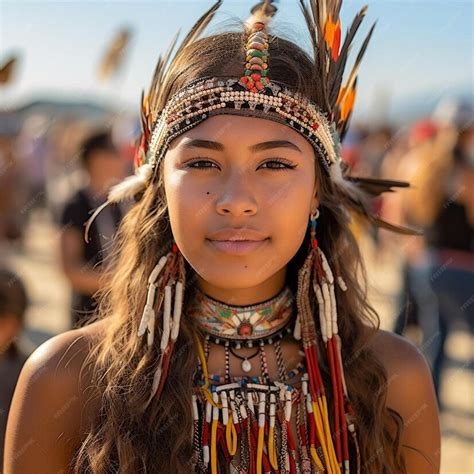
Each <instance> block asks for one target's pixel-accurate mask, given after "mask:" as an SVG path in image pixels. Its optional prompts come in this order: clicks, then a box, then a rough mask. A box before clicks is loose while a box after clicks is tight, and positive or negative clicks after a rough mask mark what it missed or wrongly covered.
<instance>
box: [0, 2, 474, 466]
mask: <svg viewBox="0 0 474 474" xmlns="http://www.w3.org/2000/svg"><path fill="white" fill-rule="evenodd" d="M212 3H213V2H211V1H207V0H195V1H169V2H165V1H161V0H155V1H148V2H135V1H133V2H132V1H97V0H95V1H92V0H91V1H87V2H86V1H51V2H45V1H31V2H25V1H22V0H12V1H5V0H2V1H1V2H0V68H1V71H0V108H1V109H0V258H1V263H0V264H1V267H8V268H9V269H10V270H12V271H13V272H14V274H12V275H13V276H10V277H5V278H6V280H5V281H4V282H0V298H6V297H5V296H4V294H2V291H4V290H5V288H6V290H5V291H6V292H7V293H8V289H9V288H11V287H12V285H13V286H14V285H16V284H17V283H18V282H23V283H24V286H25V288H26V292H27V294H28V299H29V305H28V307H27V308H26V310H25V313H24V321H23V323H24V330H23V331H21V325H20V326H18V327H17V328H16V329H11V328H12V327H14V326H12V325H11V324H7V323H5V321H7V319H8V318H7V317H6V316H5V315H1V314H0V334H1V331H3V332H4V334H7V332H8V331H11V335H12V337H13V335H15V334H17V336H16V342H15V343H16V344H18V346H19V347H21V351H23V353H24V354H27V353H29V352H31V350H32V349H33V348H34V347H35V346H36V345H38V344H40V343H41V342H43V341H44V340H46V339H47V338H48V337H51V335H53V334H56V333H58V332H61V331H65V330H67V329H70V328H71V326H72V321H71V317H70V307H71V299H70V291H71V285H72V286H73V287H74V285H75V282H74V279H71V277H70V275H68V273H67V272H65V271H63V268H64V267H63V265H62V264H61V261H62V260H61V259H62V258H64V257H61V252H62V250H61V249H62V245H61V242H62V239H63V237H64V233H65V232H66V231H67V226H65V225H64V222H63V218H64V215H63V212H64V211H63V210H64V208H65V207H66V206H67V203H68V202H69V200H70V199H72V198H73V197H74V195H75V193H76V192H77V191H78V190H79V189H81V188H82V187H83V186H86V185H87V179H88V173H87V172H85V170H84V167H83V166H82V164H81V159H80V156H79V147H80V144H81V143H82V141H83V140H84V139H85V138H86V137H87V136H88V135H89V134H90V133H92V132H94V131H95V130H96V129H98V128H104V127H107V128H108V129H110V131H111V136H112V140H113V142H114V144H115V146H116V147H117V150H118V151H119V153H120V156H121V160H123V167H124V173H125V172H126V173H129V172H131V169H132V159H133V151H134V148H133V145H134V142H135V140H136V139H137V137H138V134H139V131H140V128H139V122H138V112H139V101H140V95H141V91H142V89H146V88H147V87H148V85H149V83H150V80H151V77H152V74H153V70H154V68H155V64H156V61H157V59H158V56H159V54H160V53H163V52H164V50H165V49H166V47H167V46H168V44H169V42H170V41H171V39H172V37H173V36H174V35H175V33H176V31H177V30H178V29H181V32H187V31H188V29H189V28H190V27H191V25H192V24H193V23H194V22H195V21H196V19H197V18H198V17H199V16H200V15H201V14H202V13H203V12H204V11H205V10H206V9H207V8H209V7H210V6H211V4H212ZM364 4H365V2H361V1H355V0H346V1H345V5H344V7H343V9H342V24H343V32H344V31H345V29H346V28H347V26H348V24H349V23H350V21H351V20H352V18H353V17H354V16H355V14H356V13H357V12H358V11H359V10H360V8H361V7H362V6H363V5H364ZM251 5H253V3H252V2H250V3H249V2H243V1H240V0H239V1H232V0H226V1H224V4H223V6H222V7H221V9H220V10H219V12H218V13H217V15H216V18H215V20H214V21H213V23H212V24H211V26H210V28H209V32H218V31H219V29H220V28H222V27H224V28H226V29H227V28H236V29H238V28H239V26H240V23H241V21H242V20H245V19H246V17H247V15H248V11H249V7H250V6H251ZM277 5H278V8H279V12H278V15H277V17H276V19H275V22H274V26H273V28H274V32H275V33H276V34H279V35H281V36H284V37H287V38H289V39H292V40H294V41H295V42H297V43H298V44H302V45H303V46H304V47H306V48H308V51H309V39H308V38H307V36H306V34H307V32H306V27H305V25H304V21H303V17H302V15H301V12H300V9H299V6H298V3H297V2H296V0H281V1H280V2H278V3H277ZM473 20H474V7H473V2H472V1H471V0H463V1H453V0H449V1H446V0H444V1H443V0H438V1H433V0H426V1H425V0H405V1H400V0H398V1H384V0H383V1H381V0H373V1H371V2H370V3H369V10H368V13H367V17H366V19H365V21H364V23H363V26H362V28H361V30H362V31H361V32H359V35H358V41H356V44H355V48H354V50H353V51H352V56H351V58H352V61H353V60H354V59H355V56H356V54H357V50H358V47H359V46H360V44H361V41H362V39H363V37H364V32H367V31H368V29H369V28H370V25H371V24H372V23H373V22H376V23H377V24H376V28H375V32H374V35H373V37H372V40H371V44H370V45H369V48H368V51H367V53H366V56H365V60H364V62H363V65H362V68H361V71H360V74H359V80H358V95H357V100H356V107H355V112H354V116H353V119H352V125H351V130H350V132H349V133H348V136H347V139H346V141H345V143H344V148H343V156H344V159H345V160H346V161H347V162H348V163H349V164H350V165H351V167H352V170H353V174H357V175H369V176H370V175H371V176H378V177H387V178H390V177H393V178H394V179H399V180H409V181H412V182H414V183H416V186H415V187H414V191H411V192H410V191H407V190H403V191H401V192H400V193H399V196H397V197H395V196H390V198H385V199H382V200H380V199H379V200H377V202H376V203H375V204H374V206H375V208H376V209H377V210H378V211H379V213H380V215H381V216H382V217H384V218H386V219H387V220H389V221H396V222H398V223H400V224H402V225H409V226H412V227H416V228H418V229H422V230H424V231H425V233H426V235H427V237H426V238H425V239H423V238H419V237H400V236H393V235H390V234H389V233H387V232H386V231H380V232H375V231H373V230H372V229H371V228H370V227H368V226H366V225H364V224H362V223H355V226H354V231H355V232H356V235H357V236H358V238H359V240H360V243H361V247H362V249H363V252H364V257H365V260H366V264H367V267H368V273H369V278H370V282H371V285H370V294H369V298H370V300H371V302H372V303H373V304H374V305H375V307H376V308H377V310H378V311H379V314H380V317H381V327H382V328H384V329H387V330H393V331H395V332H398V333H399V334H403V335H404V336H405V337H408V338H410V339H411V340H412V341H414V342H415V343H416V344H418V345H419V346H420V348H421V350H422V351H423V352H424V353H425V355H426V357H427V359H428V360H429V362H430V365H431V366H432V367H434V366H435V365H436V364H438V369H434V370H439V374H440V375H439V379H438V382H437V383H439V391H438V400H439V403H440V407H441V408H442V410H441V422H442V433H443V447H442V472H446V473H470V472H474V450H473V449H472V448H473V437H474V431H473V427H474V422H473V419H474V405H473V403H472V400H473V398H474V397H473V395H474V393H473V377H472V347H473V344H472V342H473V337H472V328H473V323H474V314H473V313H474V293H473V290H474V280H473V278H474V277H473V272H474V255H473V243H474V238H473V224H474V203H473V199H474V198H473V195H474V191H473V190H474V188H473V186H474V180H473V177H472V176H473V173H474V171H473V170H474V124H473V112H472V110H473V109H472V107H473V102H474V98H473V85H474V77H473V75H474V60H473V58H474V55H473V53H474V51H473V47H474V36H473V24H474V23H473ZM109 184H113V183H112V182H111V183H109ZM410 193H411V194H410ZM430 193H431V194H430ZM400 194H401V196H400ZM124 212H126V209H125V210H124ZM2 278H3V276H2ZM471 284H472V286H470V285H471ZM2 288H3V290H2ZM1 307H3V306H0V308H1ZM4 316H5V317H4ZM20 319H21V318H20ZM23 323H22V324H23ZM9 328H10V329H9ZM443 338H445V344H444V346H442V345H441V344H440V343H439V341H440V340H441V339H443ZM5 339H6V338H5V337H3V338H1V337H0V351H1V352H0V364H2V363H6V362H5V361H6V357H5V354H6V353H7V345H6V343H5V342H3V344H4V346H3V347H2V345H1V344H2V341H4V340H5ZM7 339H8V338H7ZM1 383H3V380H1V381H0V384H1ZM13 386H14V385H13ZM2 387H3V386H2V385H0V390H1V389H2ZM7 414H8V407H0V429H2V426H3V425H4V422H5V420H6V417H7ZM420 435H422V434H420Z"/></svg>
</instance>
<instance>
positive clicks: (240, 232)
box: [207, 227, 268, 241]
mask: <svg viewBox="0 0 474 474" xmlns="http://www.w3.org/2000/svg"><path fill="white" fill-rule="evenodd" d="M207 238H208V239H209V240H218V241H228V240H231V241H241V240H246V241H262V240H265V239H266V238H268V235H265V234H263V233H262V232H260V231H258V230H255V229H250V228H248V227H240V228H236V227H227V228H225V229H220V230H218V231H216V232H212V233H210V234H209V235H208V236H207Z"/></svg>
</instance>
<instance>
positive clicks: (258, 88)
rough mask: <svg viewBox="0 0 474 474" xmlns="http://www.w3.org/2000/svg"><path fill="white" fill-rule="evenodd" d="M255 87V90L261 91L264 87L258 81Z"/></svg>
mask: <svg viewBox="0 0 474 474" xmlns="http://www.w3.org/2000/svg"><path fill="white" fill-rule="evenodd" d="M255 87H256V88H257V90H259V91H260V90H262V89H263V88H264V87H265V86H264V85H263V84H262V83H261V82H260V81H257V82H256V83H255Z"/></svg>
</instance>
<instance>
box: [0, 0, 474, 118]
mask: <svg viewBox="0 0 474 474" xmlns="http://www.w3.org/2000/svg"><path fill="white" fill-rule="evenodd" d="M212 3H213V2H212V1H208V0H194V1H181V0H178V1H173V2H171V1H161V0H155V1H147V2H135V1H134V2H132V1H99V0H95V1H88V2H85V1H77V0H76V1H51V2H45V1H29V2H26V1H22V0H13V1H5V0H1V1H0V61H3V60H4V59H6V57H7V56H8V55H9V54H10V53H14V52H19V53H21V58H22V61H21V67H20V68H19V71H18V76H17V81H16V83H15V84H14V85H13V86H9V87H8V88H6V89H5V88H4V89H3V90H2V92H1V96H0V105H7V104H11V103H16V102H18V101H24V100H27V99H29V98H31V97H34V96H36V95H38V94H41V95H44V94H46V95H48V96H53V97H54V96H61V97H62V96H65V97H69V96H73V97H76V98H77V97H80V96H82V97H102V98H105V99H107V100H112V101H114V102H116V103H120V104H131V105H132V106H135V107H137V109H138V102H139V97H140V93H141V89H142V88H143V87H147V86H148V84H149V81H150V79H151V75H152V72H153V69H154V66H155V62H156V59H157V57H158V55H159V53H160V52H162V51H163V50H164V49H165V48H166V46H167V44H168V42H169V41H170V39H171V38H172V36H173V35H174V33H175V32H176V30H177V29H178V28H179V27H181V28H182V31H187V29H188V28H189V27H190V26H191V25H192V24H193V23H194V21H195V20H196V19H197V18H198V17H199V16H200V14H202V13H203V12H204V11H205V10H206V9H207V8H208V7H209V6H210V5H211V4H212ZM254 3H256V1H255V0H250V1H246V2H243V1H241V0H224V3H223V5H222V7H221V9H220V11H219V13H218V15H217V17H216V19H215V21H214V23H213V25H214V26H213V27H212V29H216V28H218V26H219V25H218V24H219V22H220V21H223V22H227V23H228V22H232V21H235V20H236V19H239V18H240V19H245V18H246V17H247V14H248V11H249V7H250V6H251V5H253V4H254ZM365 3H366V2H362V1H359V0H346V1H345V3H344V6H343V10H342V22H343V30H345V28H346V27H347V26H348V24H349V22H350V21H351V20H352V18H353V16H354V15H355V14H356V12H357V11H358V10H359V9H360V8H361V7H362V6H363V5H364V4H365ZM368 3H369V10H368V14H367V17H366V20H365V21H364V24H363V26H362V28H361V31H360V32H359V38H358V39H359V41H358V42H357V43H356V45H359V44H360V41H361V40H362V38H363V35H364V33H365V32H366V31H368V29H369V27H370V25H371V24H372V23H373V22H374V21H375V20H377V26H376V29H375V32H374V35H373V37H372V42H371V45H370V46H369V49H368V51H367V53H366V57H365V61H364V64H363V66H362V69H361V72H360V76H359V77H360V80H359V96H358V99H357V106H356V112H359V113H365V111H370V110H371V111H373V110H374V109H377V107H382V106H383V104H386V105H388V107H390V106H392V105H393V103H396V102H397V101H403V100H407V98H410V97H414V96H416V95H422V94H428V95H429V94H439V95H441V94H442V92H443V91H444V90H450V89H453V88H459V87H463V88H466V87H469V85H470V84H471V85H472V84H473V69H474V64H473V57H474V54H473V53H474V51H473V48H474V46H473V44H474V37H473V26H472V25H473V20H474V17H473V2H472V1H471V0H462V1H456V0H449V1H446V0H436V1H433V0H397V1H385V0H372V1H369V2H368ZM125 25H127V26H129V27H131V28H132V29H133V39H132V43H131V47H130V49H129V52H128V57H127V62H126V65H125V68H124V70H123V72H122V74H121V75H120V76H119V77H117V78H116V79H114V80H113V81H112V82H110V83H108V84H101V83H100V82H99V81H98V80H97V76H96V69H97V64H98V62H99V59H100V57H101V55H102V53H103V51H104V49H105V48H106V46H107V44H108V43H109V41H110V38H111V37H112V36H113V34H114V33H115V32H116V30H117V29H118V28H120V27H121V26H125ZM274 27H275V31H276V32H277V33H278V32H279V31H280V32H283V33H284V34H285V35H286V36H290V39H294V40H296V41H301V38H306V36H305V35H306V30H305V27H304V23H303V20H302V16H301V13H300V10H299V6H298V3H297V1H296V0H280V2H279V12H278V17H277V19H276V21H275V25H274ZM306 44H308V43H306ZM355 53H356V51H353V56H352V58H354V57H355ZM350 64H351V62H350Z"/></svg>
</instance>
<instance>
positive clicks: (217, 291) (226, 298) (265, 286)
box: [196, 266, 286, 306]
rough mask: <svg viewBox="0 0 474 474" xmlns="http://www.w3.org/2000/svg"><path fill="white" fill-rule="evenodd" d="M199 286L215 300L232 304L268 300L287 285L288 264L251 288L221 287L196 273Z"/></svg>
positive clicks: (249, 303)
mask: <svg viewBox="0 0 474 474" xmlns="http://www.w3.org/2000/svg"><path fill="white" fill-rule="evenodd" d="M196 276H197V279H198V284H197V286H198V288H199V289H200V290H201V292H202V293H204V294H206V295H207V296H210V297H211V298H213V299H214V300H217V301H220V302H222V303H225V304H228V305H232V306H249V305H253V304H258V303H261V302H262V301H268V300H269V299H271V298H273V297H275V296H276V295H278V294H279V293H280V292H281V291H282V290H283V288H284V287H285V280H286V266H285V267H283V268H282V269H281V270H280V271H278V272H277V273H275V274H274V275H272V276H271V277H270V278H268V279H267V280H265V281H264V282H262V283H260V284H258V285H256V286H251V287H249V288H220V287H218V286H215V285H212V284H211V283H209V282H207V281H206V280H204V279H202V278H201V277H200V276H199V275H198V274H196Z"/></svg>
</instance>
